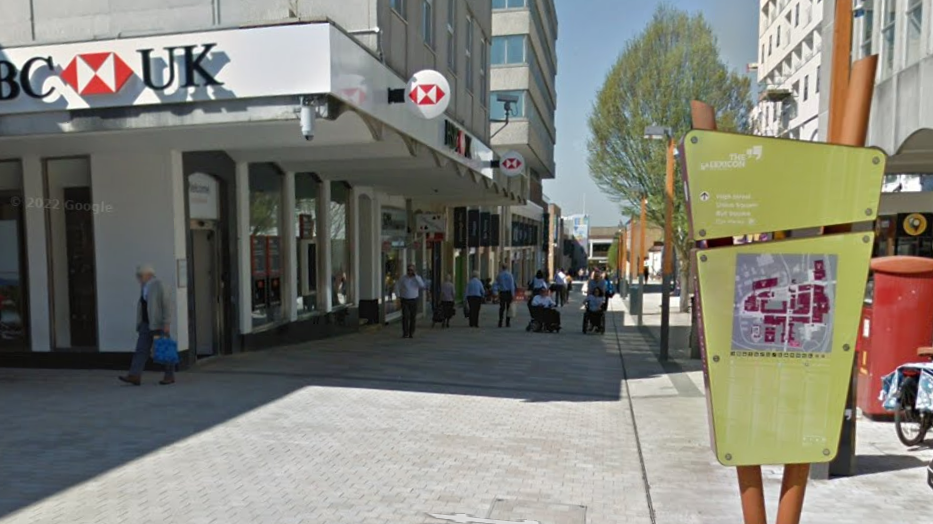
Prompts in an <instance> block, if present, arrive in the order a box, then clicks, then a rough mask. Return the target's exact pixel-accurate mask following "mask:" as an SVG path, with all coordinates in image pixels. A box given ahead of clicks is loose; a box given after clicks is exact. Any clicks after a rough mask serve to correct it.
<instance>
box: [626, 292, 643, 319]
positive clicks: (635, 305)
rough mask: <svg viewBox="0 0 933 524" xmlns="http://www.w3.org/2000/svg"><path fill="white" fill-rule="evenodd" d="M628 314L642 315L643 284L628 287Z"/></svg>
mask: <svg viewBox="0 0 933 524" xmlns="http://www.w3.org/2000/svg"><path fill="white" fill-rule="evenodd" d="M628 314H629V315H631V316H633V317H637V316H638V315H641V284H632V285H630V286H629V287H628Z"/></svg>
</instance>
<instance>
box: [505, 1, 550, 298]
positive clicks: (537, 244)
mask: <svg viewBox="0 0 933 524" xmlns="http://www.w3.org/2000/svg"><path fill="white" fill-rule="evenodd" d="M492 10H493V11H492V34H493V36H492V52H491V69H490V71H491V87H490V89H491V91H490V102H489V107H490V118H491V120H492V122H491V125H490V128H491V131H490V136H491V142H492V147H493V149H494V150H495V151H496V152H497V153H499V154H502V153H504V152H506V151H509V150H514V151H518V152H519V153H521V154H522V156H523V157H524V158H525V162H526V164H527V169H526V173H525V175H524V176H522V177H516V178H515V179H513V180H512V181H511V185H510V186H509V187H510V189H511V190H512V191H514V192H516V193H519V194H521V195H523V196H524V197H525V198H527V200H528V203H527V204H526V205H523V206H511V207H508V208H505V209H503V211H502V214H503V215H504V216H505V217H506V222H507V223H517V224H531V225H532V227H533V229H534V230H535V231H538V232H539V234H538V235H535V236H536V238H535V240H534V242H533V244H532V245H524V244H527V242H522V243H515V242H512V243H511V244H508V246H507V247H506V248H505V253H504V256H505V257H506V258H509V259H510V260H512V261H513V264H512V266H513V271H516V273H517V276H519V277H520V278H521V279H522V281H525V280H527V279H529V278H530V277H531V276H532V274H533V272H534V271H537V270H538V269H545V270H547V269H548V267H549V265H550V264H548V263H547V258H548V251H547V250H548V247H547V246H548V245H549V244H550V243H551V242H550V239H549V238H548V233H547V232H548V231H549V230H552V229H553V227H551V226H550V225H549V224H548V223H547V220H546V219H545V217H546V215H547V214H548V206H547V203H546V201H545V198H544V194H543V189H542V180H545V179H550V178H554V176H555V174H556V166H555V164H554V145H555V143H556V138H557V130H556V127H555V121H554V112H555V110H556V108H557V89H556V77H557V36H558V24H557V13H556V10H555V6H554V0H492ZM505 100H513V101H514V102H512V103H511V104H510V106H511V111H510V112H509V113H508V114H506V110H505V109H506V104H505V103H504V101H505ZM506 121H508V123H507V124H506ZM539 237H540V238H539ZM510 240H514V239H510Z"/></svg>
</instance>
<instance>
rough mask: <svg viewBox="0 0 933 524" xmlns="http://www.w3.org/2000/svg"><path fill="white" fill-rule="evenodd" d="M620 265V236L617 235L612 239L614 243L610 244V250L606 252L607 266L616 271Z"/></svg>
mask: <svg viewBox="0 0 933 524" xmlns="http://www.w3.org/2000/svg"><path fill="white" fill-rule="evenodd" d="M618 266H619V237H615V238H614V239H613V240H612V245H611V246H609V252H608V253H607V254H606V267H608V268H609V269H610V270H611V271H615V270H617V269H619V268H618Z"/></svg>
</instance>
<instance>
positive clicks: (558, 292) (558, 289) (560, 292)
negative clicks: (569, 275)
mask: <svg viewBox="0 0 933 524" xmlns="http://www.w3.org/2000/svg"><path fill="white" fill-rule="evenodd" d="M566 292H567V286H566V285H563V286H554V297H555V299H556V300H555V302H557V305H558V306H563V305H564V304H565V303H567V299H566V298H564V293H566Z"/></svg>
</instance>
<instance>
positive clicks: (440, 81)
mask: <svg viewBox="0 0 933 524" xmlns="http://www.w3.org/2000/svg"><path fill="white" fill-rule="evenodd" d="M405 103H406V105H407V106H408V107H409V109H411V110H412V111H413V112H414V113H415V114H416V115H418V116H420V117H421V118H425V119H428V120H431V119H434V118H437V117H439V116H441V115H442V114H444V111H447V106H449V105H450V83H449V82H448V81H447V78H446V77H445V76H444V75H442V74H441V73H438V72H437V71H432V70H430V69H426V70H424V71H419V72H417V73H415V75H414V76H412V77H411V80H409V81H408V87H407V88H406V89H405Z"/></svg>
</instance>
